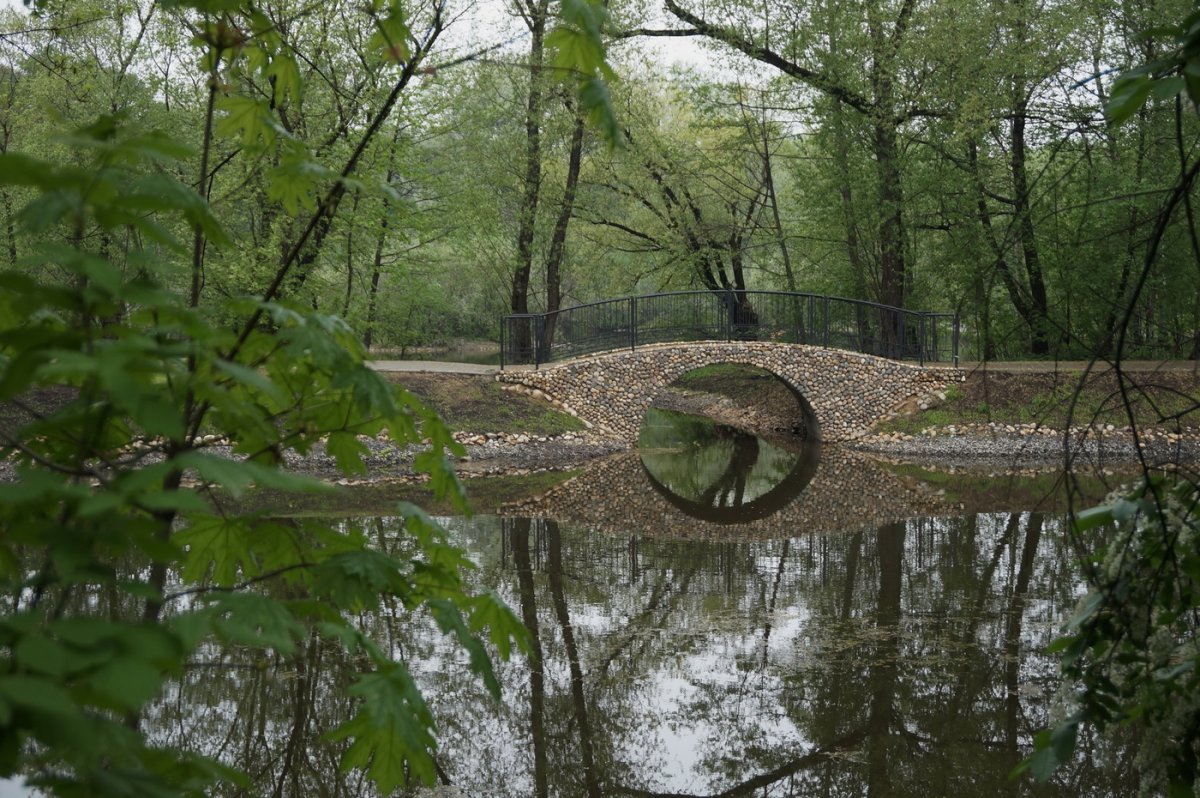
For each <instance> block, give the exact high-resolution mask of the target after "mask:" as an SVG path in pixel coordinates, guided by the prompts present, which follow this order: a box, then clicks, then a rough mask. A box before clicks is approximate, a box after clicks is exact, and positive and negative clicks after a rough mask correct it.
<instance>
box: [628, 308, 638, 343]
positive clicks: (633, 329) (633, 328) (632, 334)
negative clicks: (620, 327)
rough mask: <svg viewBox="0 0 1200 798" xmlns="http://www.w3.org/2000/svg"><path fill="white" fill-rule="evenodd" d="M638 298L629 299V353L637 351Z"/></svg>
mask: <svg viewBox="0 0 1200 798" xmlns="http://www.w3.org/2000/svg"><path fill="white" fill-rule="evenodd" d="M637 338H638V336H637V297H635V296H631V297H629V351H630V352H632V351H634V350H635V349H637Z"/></svg>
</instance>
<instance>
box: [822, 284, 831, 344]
mask: <svg viewBox="0 0 1200 798" xmlns="http://www.w3.org/2000/svg"><path fill="white" fill-rule="evenodd" d="M821 298H822V299H824V300H825V302H824V303H823V304H824V309H823V311H822V315H823V316H824V321H823V322H822V323H821V326H822V327H823V328H824V330H825V333H824V335H823V336H822V337H823V339H824V343H823V344H821V345H822V346H824V347H825V348H826V349H828V348H829V297H827V296H824V297H821Z"/></svg>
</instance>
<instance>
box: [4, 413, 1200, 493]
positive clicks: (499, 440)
mask: <svg viewBox="0 0 1200 798" xmlns="http://www.w3.org/2000/svg"><path fill="white" fill-rule="evenodd" d="M454 438H455V440H456V441H457V442H458V443H460V444H462V446H463V448H464V449H465V452H466V454H465V456H463V457H461V458H452V459H453V461H454V464H455V470H456V471H457V473H458V474H459V476H460V477H462V478H464V479H471V478H478V477H488V476H521V475H524V474H532V473H538V472H542V471H559V470H566V469H570V468H573V467H577V466H579V465H581V464H583V463H586V462H588V461H590V460H594V459H596V458H598V457H603V456H605V455H608V454H612V453H614V452H618V451H624V450H627V449H630V448H632V446H631V444H629V443H628V442H626V441H622V440H616V439H613V438H610V437H606V436H604V435H601V434H599V433H598V432H596V431H593V430H584V431H580V432H567V433H563V434H559V435H534V434H528V433H482V432H481V433H470V432H466V433H464V432H459V433H455V435H454ZM1138 438H1139V442H1140V451H1141V453H1142V456H1143V457H1144V458H1145V460H1146V462H1147V463H1148V464H1150V465H1155V466H1157V465H1167V464H1176V465H1177V464H1182V463H1194V462H1200V430H1197V429H1194V428H1188V429H1183V430H1180V431H1178V432H1174V431H1172V432H1167V431H1164V430H1161V429H1149V430H1139V432H1138ZM361 440H362V441H363V443H364V444H365V445H366V447H367V454H366V456H365V457H364V462H365V464H366V473H365V474H361V475H356V476H350V477H347V476H345V475H344V474H343V473H342V472H341V470H340V469H339V468H338V467H337V462H336V461H335V460H334V458H333V457H331V456H329V455H328V454H326V453H325V451H324V448H323V447H322V446H320V445H317V446H315V447H313V449H312V451H310V452H309V453H308V454H306V455H299V454H296V453H294V452H288V453H286V454H285V467H286V469H287V470H288V471H292V472H297V473H303V474H308V475H311V476H315V477H318V478H321V479H327V480H329V481H332V482H335V483H337V484H359V483H364V482H374V481H377V480H383V479H388V480H398V481H402V482H414V483H419V482H422V481H424V480H426V479H427V477H426V476H425V475H423V474H419V473H416V472H414V471H413V469H412V462H413V458H414V457H415V456H416V455H417V454H418V453H419V452H421V451H422V447H420V446H418V445H415V444H414V445H409V446H406V447H396V446H394V445H393V444H392V443H391V442H389V441H387V440H386V439H377V438H371V437H366V436H364V437H363V438H362V439H361ZM1064 440H1065V441H1066V445H1067V446H1069V450H1070V451H1071V453H1072V456H1073V458H1074V460H1075V462H1076V463H1078V464H1081V465H1087V466H1113V465H1121V464H1125V465H1131V464H1137V463H1138V462H1139V458H1138V452H1139V448H1138V446H1137V445H1135V443H1134V437H1133V434H1132V432H1131V431H1130V430H1129V429H1128V428H1123V429H1122V428H1113V427H1111V425H1110V426H1108V427H1105V428H1082V427H1080V428H1074V429H1072V430H1071V431H1070V437H1069V438H1067V437H1066V433H1065V432H1064V431H1063V430H1054V429H1050V428H1047V427H1039V426H1037V425H1033V424H1015V425H1014V424H999V423H991V424H958V425H948V426H945V427H932V428H929V429H926V430H923V431H922V432H921V433H918V434H909V433H900V432H891V433H875V434H868V435H866V436H863V437H861V438H858V439H856V440H854V441H849V442H846V443H842V444H833V445H835V446H845V447H847V448H849V449H852V450H854V451H857V452H862V453H865V454H869V455H877V456H880V457H881V458H883V459H887V460H890V461H892V462H897V461H900V462H907V463H911V464H914V465H921V464H923V463H928V464H930V465H938V466H947V465H962V466H964V467H970V466H987V467H992V468H1006V469H1022V468H1038V469H1041V470H1047V469H1050V468H1061V466H1062V463H1063V460H1064V452H1065V451H1066V450H1065V449H1064ZM205 443H206V444H207V446H206V450H207V451H209V452H210V453H213V454H217V455H221V456H228V457H234V456H235V455H234V454H233V452H232V450H231V448H230V447H229V446H227V445H225V444H224V443H223V442H222V441H219V440H217V439H213V440H208V441H205ZM153 459H156V458H154V457H153V456H151V457H149V458H147V460H153ZM15 480H16V473H15V469H14V468H13V461H12V460H11V459H8V460H3V461H0V482H12V481H15Z"/></svg>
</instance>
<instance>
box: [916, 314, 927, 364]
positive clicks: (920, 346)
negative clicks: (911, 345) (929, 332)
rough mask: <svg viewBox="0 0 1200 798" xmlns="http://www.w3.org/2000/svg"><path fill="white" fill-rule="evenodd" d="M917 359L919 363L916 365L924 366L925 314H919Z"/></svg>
mask: <svg viewBox="0 0 1200 798" xmlns="http://www.w3.org/2000/svg"><path fill="white" fill-rule="evenodd" d="M917 357H918V359H919V362H918V364H917V365H920V366H924V365H925V314H924V313H922V314H921V332H920V335H919V336H918V338H917Z"/></svg>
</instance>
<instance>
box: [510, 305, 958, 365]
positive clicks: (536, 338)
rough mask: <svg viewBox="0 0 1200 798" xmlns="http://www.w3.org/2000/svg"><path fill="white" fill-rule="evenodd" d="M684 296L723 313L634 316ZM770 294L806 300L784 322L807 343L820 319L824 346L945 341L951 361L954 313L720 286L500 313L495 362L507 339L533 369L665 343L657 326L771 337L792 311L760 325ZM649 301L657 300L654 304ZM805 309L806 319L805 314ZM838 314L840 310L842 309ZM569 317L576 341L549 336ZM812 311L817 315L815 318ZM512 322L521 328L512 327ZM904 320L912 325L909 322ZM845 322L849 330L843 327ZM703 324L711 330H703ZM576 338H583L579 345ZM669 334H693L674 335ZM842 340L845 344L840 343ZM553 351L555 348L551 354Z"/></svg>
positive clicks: (868, 347) (906, 350) (890, 348)
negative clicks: (665, 320) (577, 330)
mask: <svg viewBox="0 0 1200 798" xmlns="http://www.w3.org/2000/svg"><path fill="white" fill-rule="evenodd" d="M688 297H698V298H706V299H713V300H717V301H719V302H721V303H722V304H724V306H725V308H724V309H723V310H720V311H719V313H721V314H727V315H722V317H721V319H720V320H719V321H716V322H713V321H712V320H711V319H710V320H708V321H704V320H700V319H697V320H696V321H695V322H693V323H690V324H687V325H677V326H674V327H671V326H654V325H653V324H649V325H647V324H646V323H645V317H643V316H642V315H641V314H639V310H640V309H643V308H651V309H652V310H651V314H652V315H651V317H650V318H651V319H657V318H660V317H659V315H658V314H659V313H662V311H661V310H660V309H659V308H661V306H662V304H664V303H669V302H671V301H675V300H680V299H687V298H688ZM774 298H783V299H796V300H800V301H807V302H808V304H807V306H805V307H801V306H800V305H796V306H795V308H796V310H798V311H799V314H800V315H799V317H792V320H791V322H789V323H790V324H791V325H792V326H793V327H794V330H793V332H794V333H795V336H796V337H800V338H803V339H804V340H803V341H802V342H806V343H807V342H810V341H809V340H808V339H811V338H815V337H818V336H814V335H813V328H814V327H815V326H816V324H817V322H818V321H819V322H820V323H821V325H822V335H821V336H819V337H820V338H821V341H820V343H821V345H824V346H831V341H832V340H835V339H836V340H839V341H840V342H841V344H842V345H840V346H836V345H835V346H836V348H846V349H851V350H852V351H863V352H870V353H873V354H884V355H885V356H888V357H895V358H900V359H902V358H904V357H905V356H909V357H913V358H914V359H919V360H920V361H921V362H922V363H924V361H925V360H926V359H932V360H938V359H940V357H941V356H942V355H943V353H945V351H946V347H945V346H944V344H946V343H949V350H950V351H949V354H951V357H952V358H953V360H954V362H955V363H957V362H958V344H959V337H960V336H959V321H958V314H956V313H951V312H945V311H926V310H910V309H908V308H899V307H896V306H894V305H886V304H883V303H880V302H872V301H870V300H866V299H855V298H851V297H839V296H830V295H826V294H815V293H811V292H807V291H778V290H758V289H745V290H738V289H732V288H731V289H724V290H720V291H711V290H706V289H696V290H688V291H670V292H659V293H654V294H638V295H632V294H631V295H627V296H622V297H615V298H611V299H600V300H596V301H594V302H585V303H581V304H577V305H572V306H570V307H566V308H559V309H557V310H552V311H542V312H526V313H510V314H506V315H505V316H503V317H502V319H501V322H500V343H501V363H500V365H501V368H503V367H504V365H505V359H506V353H507V351H508V346H509V345H512V346H513V349H514V353H515V354H516V356H517V359H518V360H520V361H521V362H532V363H533V365H534V367H535V368H536V367H537V366H538V365H540V364H541V363H545V362H550V361H551V360H555V359H558V357H562V356H563V355H564V353H565V354H567V356H572V355H584V354H591V353H594V352H598V351H603V350H604V349H605V348H607V349H614V348H630V349H636V348H637V346H638V345H639V344H641V345H645V344H646V343H664V342H666V341H665V340H663V339H662V337H661V336H662V333H663V332H666V331H674V332H675V333H678V332H679V331H680V330H681V329H685V328H686V329H687V330H688V331H690V332H692V333H696V332H700V333H701V334H703V333H704V332H711V333H712V334H713V337H711V338H708V339H704V340H718V339H720V338H725V339H726V340H732V339H733V335H734V332H735V331H736V332H737V333H738V335H739V336H741V335H751V334H752V335H757V334H759V333H760V332H761V331H762V330H763V329H767V330H773V331H775V332H773V333H772V335H776V334H777V333H778V331H779V330H780V329H781V327H780V325H779V323H778V319H779V318H782V317H784V315H786V316H790V315H791V314H792V312H793V311H792V310H788V311H787V312H786V314H777V316H775V317H770V319H769V321H768V322H766V323H763V322H762V317H761V316H760V309H762V308H763V307H764V305H766V307H767V308H768V310H767V313H768V315H769V313H770V310H774V309H777V306H775V307H772V306H770V305H769V300H771V299H774ZM656 300H658V301H659V303H658V304H657V305H656ZM747 300H749V301H747ZM754 300H763V302H761V303H760V304H758V305H757V307H756V306H755V304H752V302H753V301H754ZM743 302H744V303H745V304H743ZM818 303H819V305H820V313H819V314H818V313H817V312H816V311H817V306H818ZM622 305H624V306H627V307H628V313H626V312H625V311H624V310H623V309H622V310H620V311H619V312H618V314H614V315H611V316H601V317H600V318H601V319H602V320H601V321H597V320H595V317H593V316H590V315H589V314H590V313H610V312H611V311H607V310H601V309H602V308H605V307H609V308H619V307H620V306H622ZM789 307H790V305H789ZM831 307H844V308H855V309H857V311H858V313H861V311H863V310H868V311H871V312H873V313H877V314H879V319H880V321H879V324H878V328H877V330H875V329H873V328H872V321H871V320H869V319H863V317H862V316H861V315H856V317H855V319H854V321H853V324H850V325H847V323H846V320H845V317H844V316H842V317H840V318H832V315H833V314H831V311H830V308H831ZM681 310H688V308H687V306H679V305H669V304H668V306H667V311H666V313H665V314H663V315H664V316H667V315H670V314H671V313H673V312H674V313H677V312H679V311H681ZM694 310H695V312H697V313H699V314H703V313H710V314H711V313H712V311H713V306H712V305H707V306H705V305H695V306H694ZM806 311H807V320H805V318H804V317H805V312H806ZM688 312H692V311H688ZM838 312H839V313H844V311H838ZM743 314H745V315H743ZM576 316H578V317H582V318H583V319H584V321H583V324H584V330H585V333H584V337H583V338H582V339H580V338H579V337H578V336H576V337H574V338H573V339H572V340H571V341H569V342H568V343H566V344H561V342H560V341H556V340H555V337H556V334H559V333H561V329H567V328H561V329H560V324H559V319H564V321H563V322H562V323H563V324H568V323H574V322H568V321H565V320H568V319H571V318H572V317H576ZM818 316H820V318H819V319H818ZM945 320H953V322H952V323H953V327H952V330H951V331H949V335H943V333H942V332H941V331H944V330H945V328H944V326H943V325H942V324H939V323H938V322H939V321H942V322H944V321H945ZM589 321H590V322H591V326H590V327H589V326H588V322H589ZM831 321H833V322H834V323H835V324H838V325H842V326H841V327H839V329H837V330H834V331H832V335H831V328H830V322H831ZM518 324H519V325H520V326H517V325H518ZM906 324H907V325H912V326H911V327H909V326H906ZM847 326H849V327H850V328H851V329H849V330H847V329H845V328H846V327H847ZM710 327H711V329H709V328H710ZM643 328H644V329H645V331H646V332H648V333H649V334H650V339H647V338H645V337H644V336H642V335H639V331H640V330H642V329H643ZM619 330H625V333H623V335H625V336H626V340H621V341H620V342H618V341H617V339H616V338H614V335H613V333H614V331H619ZM875 332H877V333H878V336H879V337H875V338H872V337H870V336H871V335H873V334H874V333H875ZM510 334H511V335H510ZM782 334H790V333H786V331H785V333H782ZM864 336H866V337H864ZM512 338H516V339H519V340H516V341H514V340H511V339H512ZM506 339H508V340H506ZM651 339H653V340H651ZM856 339H857V340H856ZM914 339H915V341H916V343H915V346H914V345H912V343H911V342H912V341H913V340H914ZM947 339H948V340H947ZM581 340H582V341H583V343H581ZM597 340H602V341H604V342H605V345H604V346H601V347H600V348H589V347H595V346H596V341H597ZM668 340H696V339H694V338H685V337H674V338H670V339H668ZM773 340H774V338H773ZM939 341H940V342H941V343H939ZM846 344H849V345H848V346H847V345H846ZM555 350H561V351H559V352H557V353H556V351H555ZM556 355H557V356H556Z"/></svg>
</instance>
